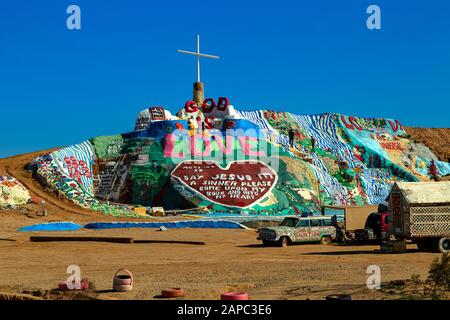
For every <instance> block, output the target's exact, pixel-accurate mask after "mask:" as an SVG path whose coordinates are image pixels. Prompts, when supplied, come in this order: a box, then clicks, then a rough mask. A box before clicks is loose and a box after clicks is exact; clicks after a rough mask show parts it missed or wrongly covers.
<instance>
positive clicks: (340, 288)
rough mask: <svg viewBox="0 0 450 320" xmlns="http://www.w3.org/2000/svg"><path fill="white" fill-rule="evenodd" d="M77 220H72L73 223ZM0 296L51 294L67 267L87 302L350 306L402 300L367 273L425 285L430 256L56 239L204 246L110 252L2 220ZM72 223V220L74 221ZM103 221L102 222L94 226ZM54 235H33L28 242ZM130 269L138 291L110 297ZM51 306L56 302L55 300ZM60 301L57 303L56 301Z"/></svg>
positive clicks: (177, 234)
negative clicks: (168, 295) (228, 295)
mask: <svg viewBox="0 0 450 320" xmlns="http://www.w3.org/2000/svg"><path fill="white" fill-rule="evenodd" d="M72 218H75V217H72ZM0 219H1V221H2V224H1V227H0V265H1V268H0V293H1V292H4V293H9V294H20V293H23V292H27V291H29V292H33V291H39V290H40V291H45V290H51V289H55V288H56V287H57V285H58V283H59V282H60V281H63V280H65V279H67V277H68V275H67V274H66V269H67V267H68V266H69V265H73V264H75V265H78V266H79V267H80V268H81V273H82V274H81V275H82V277H87V278H88V279H89V280H90V281H92V282H94V283H95V289H96V290H95V291H92V292H91V293H90V294H89V295H88V296H90V297H92V298H97V299H154V297H156V296H158V295H159V294H160V293H161V290H162V289H165V288H171V287H182V288H184V289H185V290H186V292H187V297H186V298H187V299H218V297H219V296H220V294H221V293H223V292H226V291H230V290H231V291H235V290H237V291H248V292H249V293H250V295H251V298H252V299H263V300H266V299H267V300H271V299H323V298H324V297H325V296H326V295H328V294H342V293H345V294H351V295H352V297H353V299H392V298H399V297H397V296H395V295H393V294H388V293H386V292H383V293H381V292H375V291H372V290H368V289H367V288H366V280H367V277H368V275H367V274H366V269H367V267H368V266H369V265H373V264H375V265H378V266H380V268H381V270H382V281H383V283H388V282H389V281H393V280H399V279H409V278H410V277H411V275H413V274H420V275H421V276H422V278H425V277H426V275H427V272H428V268H429V265H430V263H431V261H432V259H433V258H434V257H437V256H439V255H438V254H433V253H421V252H416V247H415V245H413V244H411V245H410V246H409V251H408V253H404V254H376V253H374V249H377V248H378V247H377V246H372V245H370V246H367V245H364V246H345V245H337V244H335V245H331V246H322V245H319V244H307V245H295V246H291V247H287V248H278V247H269V248H266V247H262V246H261V245H260V244H259V242H258V241H256V233H255V231H253V230H229V229H215V230H213V229H178V230H177V229H171V230H168V231H166V232H162V231H157V230H155V229H121V230H102V231H93V230H89V231H88V230H82V231H76V232H61V233H59V232H58V233H57V235H67V234H71V235H83V236H86V235H96V236H114V237H116V236H117V237H119V236H121V237H133V238H134V239H136V240H189V241H202V242H205V243H206V245H185V244H151V243H138V244H113V243H96V242H89V243H86V242H49V243H36V242H30V241H29V236H30V233H18V232H16V231H15V230H16V229H17V227H20V226H23V225H29V224H33V223H36V222H38V221H36V220H39V219H37V218H27V217H25V216H18V214H17V213H0ZM71 220H75V221H76V220H77V219H71ZM97 220H101V219H97ZM49 234H51V235H55V233H33V235H49ZM119 268H127V269H129V270H130V271H131V272H132V273H133V275H134V277H135V289H134V291H132V292H129V293H114V292H111V289H112V278H113V275H114V273H115V272H116V271H117V270H118V269H119ZM53 298H55V297H53ZM56 298H57V297H56Z"/></svg>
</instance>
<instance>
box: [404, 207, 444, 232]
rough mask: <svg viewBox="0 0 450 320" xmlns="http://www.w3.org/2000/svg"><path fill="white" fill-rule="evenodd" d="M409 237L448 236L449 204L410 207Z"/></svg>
mask: <svg viewBox="0 0 450 320" xmlns="http://www.w3.org/2000/svg"><path fill="white" fill-rule="evenodd" d="M409 218H410V219H408V221H409V226H410V229H409V234H408V235H409V237H411V238H421V237H442V236H449V235H450V204H444V205H427V206H424V205H413V206H411V207H410V216H409Z"/></svg>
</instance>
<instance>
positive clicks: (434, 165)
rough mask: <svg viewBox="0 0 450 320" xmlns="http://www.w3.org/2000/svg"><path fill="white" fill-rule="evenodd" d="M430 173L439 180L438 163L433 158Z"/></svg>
mask: <svg viewBox="0 0 450 320" xmlns="http://www.w3.org/2000/svg"><path fill="white" fill-rule="evenodd" d="M428 175H429V176H430V177H431V178H432V179H433V180H435V181H437V180H438V178H439V177H438V170H437V167H436V163H434V160H431V164H430V166H429V167H428Z"/></svg>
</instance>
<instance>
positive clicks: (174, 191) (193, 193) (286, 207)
mask: <svg viewBox="0 0 450 320" xmlns="http://www.w3.org/2000/svg"><path fill="white" fill-rule="evenodd" d="M190 107H192V106H190ZM189 110H191V109H186V108H185V109H183V111H181V112H179V113H178V115H181V116H183V119H180V118H177V117H174V116H172V115H171V114H170V113H169V112H167V110H164V109H163V108H161V107H158V108H149V109H146V110H144V111H142V112H141V113H140V114H139V116H138V119H137V121H136V126H135V129H137V130H135V131H132V132H130V133H126V134H120V135H114V136H105V137H96V138H93V139H90V140H89V141H86V142H84V143H82V144H80V145H75V146H71V147H68V148H64V149H61V150H59V151H56V152H54V153H52V154H50V155H48V156H46V157H43V158H40V159H37V161H35V162H36V163H35V165H36V172H35V175H36V177H37V178H38V179H39V180H40V181H41V182H42V183H43V184H45V185H46V186H50V187H51V188H52V189H53V190H55V191H56V192H58V193H60V194H61V195H63V196H65V197H67V198H69V199H71V200H72V201H74V202H75V203H76V204H78V205H80V206H82V207H85V208H90V209H93V210H98V211H101V212H104V213H105V214H113V215H116V216H123V215H125V216H134V215H135V214H134V213H133V211H132V210H133V206H135V205H142V206H147V207H151V206H163V207H164V208H166V209H186V208H195V207H207V208H208V209H209V210H210V211H214V212H235V213H241V212H247V213H251V214H252V213H253V214H287V213H295V214H301V213H311V212H312V213H318V212H319V211H320V205H322V204H328V205H364V204H378V203H383V202H384V201H385V198H386V196H387V194H388V192H389V190H390V188H391V186H392V184H393V182H394V181H396V180H400V181H419V180H427V179H428V178H429V177H428V173H427V165H428V163H429V162H430V161H431V160H430V159H429V158H428V156H433V154H432V153H431V151H429V150H422V149H420V148H419V147H418V146H416V145H415V144H414V143H413V142H412V141H409V140H408V139H406V138H404V136H405V132H404V130H403V128H402V127H401V125H400V124H399V123H398V121H395V120H390V119H363V118H355V117H349V116H345V115H340V114H331V113H329V114H320V115H294V114H290V113H285V112H273V111H269V110H258V111H237V110H236V109H234V108H232V109H230V110H231V111H230V110H228V111H227V110H223V111H221V112H219V113H218V112H212V111H210V112H209V113H204V114H202V113H201V112H200V111H199V110H198V109H197V110H195V109H194V110H191V111H193V112H188V111H189ZM191 113H195V117H192V116H191ZM199 115H201V117H200V116H199ZM198 117H200V118H201V119H200V121H198V119H197V118H198ZM208 117H210V118H208ZM217 117H223V118H220V119H219V121H215V120H217ZM192 119H194V120H195V121H193V120H192ZM208 119H209V120H212V122H213V124H211V123H210V122H208V121H209V120H208ZM202 122H205V124H206V126H205V125H203V126H204V127H206V128H207V129H206V130H205V131H202V124H201V123H202ZM290 129H293V130H294V133H295V139H294V146H293V147H291V146H290V143H289V130H290ZM227 130H228V131H227ZM236 130H237V131H236ZM194 159H196V160H197V162H195V163H193V162H192V160H194ZM199 159H201V160H202V161H200V162H198V160H199ZM236 159H238V161H236ZM249 160H252V163H248V161H249ZM242 161H247V163H245V164H243V163H242ZM436 165H437V167H438V171H439V173H440V174H441V175H447V174H450V165H449V164H448V163H443V162H436ZM107 201H112V202H114V203H123V204H124V205H117V204H108V203H107ZM127 204H129V205H127Z"/></svg>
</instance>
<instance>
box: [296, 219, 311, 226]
mask: <svg viewBox="0 0 450 320" xmlns="http://www.w3.org/2000/svg"><path fill="white" fill-rule="evenodd" d="M309 222H310V220H308V219H301V220H300V221H299V222H298V224H297V228H308V227H309V226H310V225H309Z"/></svg>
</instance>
